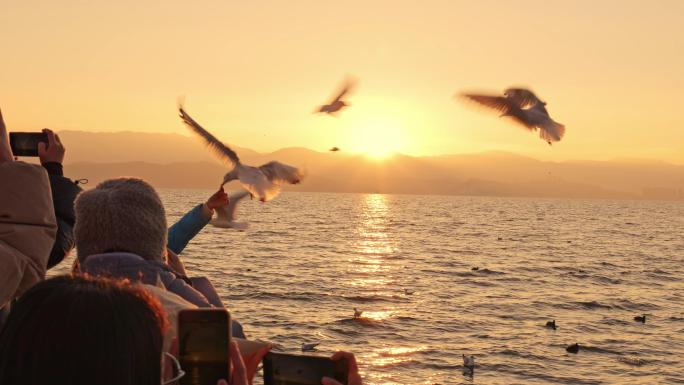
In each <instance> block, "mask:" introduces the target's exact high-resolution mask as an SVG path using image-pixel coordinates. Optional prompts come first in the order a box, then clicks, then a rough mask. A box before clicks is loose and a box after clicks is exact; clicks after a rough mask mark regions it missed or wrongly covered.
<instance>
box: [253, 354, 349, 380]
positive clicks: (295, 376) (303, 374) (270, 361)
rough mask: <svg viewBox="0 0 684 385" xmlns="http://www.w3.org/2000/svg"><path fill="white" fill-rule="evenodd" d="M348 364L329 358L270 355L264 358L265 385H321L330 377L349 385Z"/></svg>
mask: <svg viewBox="0 0 684 385" xmlns="http://www.w3.org/2000/svg"><path fill="white" fill-rule="evenodd" d="M347 371H348V367H347V362H346V361H343V360H342V361H333V360H331V359H330V358H328V357H319V356H303V355H295V354H285V353H273V352H271V353H268V354H267V355H266V356H265V357H264V385H320V383H321V378H323V377H330V378H334V379H336V380H337V381H339V382H340V383H341V384H343V385H347Z"/></svg>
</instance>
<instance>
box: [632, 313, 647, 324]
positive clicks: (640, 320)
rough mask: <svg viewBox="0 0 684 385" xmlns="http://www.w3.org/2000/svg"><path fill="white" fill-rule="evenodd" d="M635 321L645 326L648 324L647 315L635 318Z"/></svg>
mask: <svg viewBox="0 0 684 385" xmlns="http://www.w3.org/2000/svg"><path fill="white" fill-rule="evenodd" d="M634 320H635V321H636V322H641V323H642V324H645V323H646V314H644V315H638V316H636V317H634Z"/></svg>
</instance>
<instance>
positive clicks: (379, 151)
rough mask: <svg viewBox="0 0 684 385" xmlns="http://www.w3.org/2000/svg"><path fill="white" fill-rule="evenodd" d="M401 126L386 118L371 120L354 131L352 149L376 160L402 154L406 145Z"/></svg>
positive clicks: (357, 126) (359, 125)
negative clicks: (398, 153)
mask: <svg viewBox="0 0 684 385" xmlns="http://www.w3.org/2000/svg"><path fill="white" fill-rule="evenodd" d="M402 131H403V130H402V127H401V124H400V123H398V122H395V121H392V120H390V119H386V118H371V119H367V120H364V122H362V123H359V124H358V125H356V126H355V128H354V129H353V132H354V136H353V137H352V138H351V139H352V141H351V144H350V149H351V151H353V152H356V153H361V154H364V155H366V156H368V157H370V158H373V159H376V160H382V159H386V158H388V157H390V156H391V155H392V154H394V153H397V152H400V151H401V150H402V148H403V145H404V139H403V134H402Z"/></svg>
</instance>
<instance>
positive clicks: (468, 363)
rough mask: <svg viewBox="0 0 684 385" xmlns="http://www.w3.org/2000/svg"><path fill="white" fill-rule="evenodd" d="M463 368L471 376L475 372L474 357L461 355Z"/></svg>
mask: <svg viewBox="0 0 684 385" xmlns="http://www.w3.org/2000/svg"><path fill="white" fill-rule="evenodd" d="M463 368H464V371H468V372H470V374H473V372H474V371H475V356H472V355H471V356H466V355H465V354H464V355H463Z"/></svg>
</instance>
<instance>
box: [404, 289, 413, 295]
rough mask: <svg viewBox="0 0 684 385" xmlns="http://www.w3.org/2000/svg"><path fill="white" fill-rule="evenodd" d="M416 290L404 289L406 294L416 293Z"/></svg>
mask: <svg viewBox="0 0 684 385" xmlns="http://www.w3.org/2000/svg"><path fill="white" fill-rule="evenodd" d="M415 292H416V291H415V290H411V289H404V294H406V295H412V294H413V293H415Z"/></svg>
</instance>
